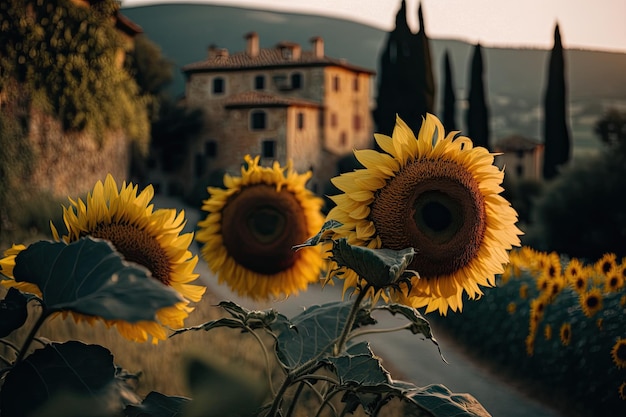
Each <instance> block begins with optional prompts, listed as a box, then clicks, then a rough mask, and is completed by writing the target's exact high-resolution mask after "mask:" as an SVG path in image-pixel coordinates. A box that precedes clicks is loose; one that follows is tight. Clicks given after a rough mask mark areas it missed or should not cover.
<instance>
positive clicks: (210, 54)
mask: <svg viewBox="0 0 626 417" xmlns="http://www.w3.org/2000/svg"><path fill="white" fill-rule="evenodd" d="M218 50H219V49H218V47H217V45H215V44H214V43H212V44H211V45H209V48H208V49H207V59H208V60H211V59H213V58H215V57H216V56H217V51H218Z"/></svg>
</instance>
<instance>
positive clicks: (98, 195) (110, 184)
mask: <svg viewBox="0 0 626 417" xmlns="http://www.w3.org/2000/svg"><path fill="white" fill-rule="evenodd" d="M153 196H154V191H153V188H152V186H148V187H146V188H145V189H144V190H143V191H141V192H140V193H139V194H138V187H137V186H136V185H133V184H132V183H129V184H128V185H127V184H126V183H125V182H124V183H123V184H122V187H121V189H120V190H119V191H118V188H117V184H116V183H115V180H114V179H113V177H112V176H111V175H108V176H107V177H106V179H105V181H104V183H102V182H101V181H98V182H97V183H96V185H95V186H94V188H93V190H92V191H91V192H90V193H88V194H87V197H86V199H85V201H84V202H83V201H82V200H81V199H78V200H76V201H74V200H72V199H70V203H71V204H70V206H68V207H64V208H63V221H64V223H65V227H66V230H67V234H66V235H64V236H62V237H60V236H59V233H58V232H57V229H56V227H55V226H54V225H53V224H52V223H51V224H50V227H51V229H52V234H53V236H54V238H55V239H56V240H57V241H61V240H62V241H64V242H65V243H70V242H74V241H77V240H79V239H80V238H82V237H85V236H91V237H94V238H100V239H104V240H108V241H109V242H111V243H112V244H113V246H114V247H115V248H116V250H117V251H118V252H119V253H120V254H121V255H122V256H123V257H124V259H125V260H126V261H129V262H134V263H137V264H139V265H142V266H144V267H145V268H147V269H148V270H149V271H150V273H151V276H152V277H153V278H154V279H157V280H159V281H160V282H162V283H163V284H165V285H167V286H169V287H172V288H173V289H174V290H176V291H177V292H178V293H179V294H180V295H181V296H182V297H183V299H184V300H185V301H184V302H181V303H178V304H177V305H175V306H172V307H166V308H162V309H160V310H159V311H158V312H157V317H156V318H157V320H156V321H155V322H153V321H142V322H137V323H128V322H125V321H121V320H114V321H112V320H105V323H106V324H107V325H109V326H111V325H115V327H116V328H117V329H118V331H119V332H120V333H121V334H122V335H123V336H124V337H126V338H127V339H130V340H133V341H137V342H144V341H147V340H148V339H149V338H150V337H152V341H153V342H154V343H156V342H158V340H165V339H166V338H167V333H166V329H165V328H164V326H166V327H171V328H180V327H183V325H184V320H185V319H186V318H187V317H188V315H189V313H190V312H191V311H192V310H193V308H191V307H190V306H189V302H190V301H194V302H195V301H200V299H201V298H202V295H203V294H204V291H205V290H206V288H205V287H204V286H200V285H192V284H189V283H190V282H191V281H194V280H195V279H196V278H197V277H198V274H196V273H194V268H195V266H196V264H197V262H198V257H197V256H192V253H191V252H190V251H189V250H188V248H189V245H190V243H191V242H192V239H193V234H192V233H187V234H182V235H181V234H180V232H181V231H182V229H183V227H184V225H185V215H184V212H183V211H181V212H180V213H179V214H176V210H174V209H159V210H153V205H152V204H150V201H151V200H152V197H153ZM9 255H11V254H9ZM5 259H9V258H8V257H7V258H5ZM12 263H13V265H15V256H13V258H12ZM2 268H3V272H4V268H5V266H4V265H2ZM11 271H12V268H11ZM4 282H7V281H4ZM13 283H14V281H13ZM14 284H15V285H14V286H15V287H17V288H19V289H22V290H24V291H31V292H35V293H38V294H40V292H39V289H38V288H34V291H33V288H31V287H35V286H34V285H33V284H29V283H14ZM5 285H11V284H10V282H9V284H5ZM27 286H30V287H27ZM44 301H45V300H44ZM71 315H72V316H74V318H75V319H76V320H83V319H85V320H87V321H89V322H93V321H94V320H95V319H96V318H94V317H88V316H85V315H81V314H79V313H75V312H71Z"/></svg>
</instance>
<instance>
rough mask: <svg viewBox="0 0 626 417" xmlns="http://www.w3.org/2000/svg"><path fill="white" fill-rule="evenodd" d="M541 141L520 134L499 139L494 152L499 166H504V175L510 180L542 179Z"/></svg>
mask: <svg viewBox="0 0 626 417" xmlns="http://www.w3.org/2000/svg"><path fill="white" fill-rule="evenodd" d="M543 148H544V146H543V143H541V142H539V141H537V140H535V139H531V138H527V137H524V136H520V135H511V136H507V137H505V138H502V139H500V140H499V141H498V142H497V143H496V145H495V147H494V152H496V153H499V154H500V155H498V156H496V159H495V162H496V165H498V166H499V167H501V168H502V167H506V176H507V177H508V178H510V179H512V180H525V179H532V180H538V181H541V180H542V174H541V167H542V164H543Z"/></svg>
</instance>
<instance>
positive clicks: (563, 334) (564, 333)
mask: <svg viewBox="0 0 626 417" xmlns="http://www.w3.org/2000/svg"><path fill="white" fill-rule="evenodd" d="M559 336H560V338H561V343H562V344H563V346H569V344H570V343H571V341H572V325H571V324H570V323H563V324H562V325H561V329H560V330H559Z"/></svg>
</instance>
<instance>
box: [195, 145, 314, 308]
mask: <svg viewBox="0 0 626 417" xmlns="http://www.w3.org/2000/svg"><path fill="white" fill-rule="evenodd" d="M244 159H245V162H246V164H247V167H246V166H242V168H241V177H233V176H230V175H228V174H226V175H225V176H224V185H225V187H226V188H225V189H221V188H216V187H209V188H208V191H209V194H210V197H209V198H208V199H207V200H205V201H204V205H203V207H202V209H203V210H204V211H207V212H208V215H207V217H206V218H205V219H204V220H202V221H200V222H199V223H198V227H199V231H198V233H197V234H196V240H197V241H198V242H201V243H204V245H203V246H202V256H203V257H204V259H205V260H206V261H207V263H208V264H209V267H210V269H211V271H213V273H215V274H216V275H217V277H218V282H219V283H226V284H227V285H228V286H229V287H230V288H231V289H232V290H233V291H235V292H236V293H238V294H239V295H243V296H247V297H250V298H252V299H255V300H261V299H270V298H271V297H282V296H289V295H291V294H296V293H298V292H299V291H300V290H304V289H306V287H307V286H308V285H309V284H310V283H313V282H317V281H319V279H320V271H321V266H322V257H321V253H320V249H319V248H315V247H308V248H304V249H302V250H299V251H294V250H292V247H293V246H294V245H297V244H300V243H302V242H304V241H305V240H307V239H308V238H309V237H311V236H313V235H315V234H316V233H317V232H318V231H319V230H320V228H321V227H322V223H323V221H324V219H323V217H322V215H321V208H322V205H323V200H322V199H321V198H319V197H317V196H315V195H314V194H313V193H312V192H311V191H310V190H308V189H307V188H306V187H305V184H306V182H307V181H308V180H309V178H310V177H311V172H307V173H305V174H298V173H297V172H296V171H295V170H293V168H292V166H291V163H288V164H287V166H286V167H281V166H280V164H279V163H278V162H274V164H273V166H272V167H262V166H260V165H259V157H258V156H257V157H256V158H254V159H253V158H251V157H250V156H249V155H246V156H245V157H244Z"/></svg>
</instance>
